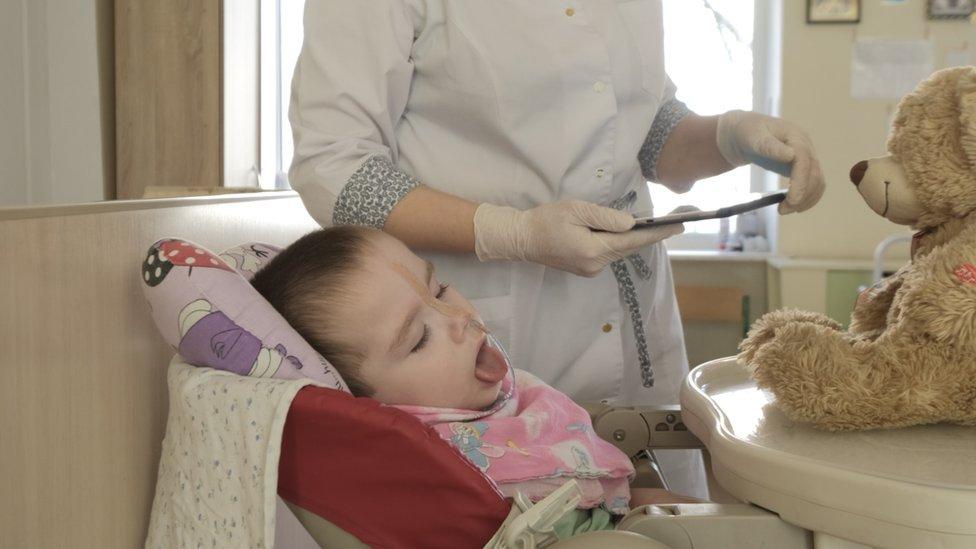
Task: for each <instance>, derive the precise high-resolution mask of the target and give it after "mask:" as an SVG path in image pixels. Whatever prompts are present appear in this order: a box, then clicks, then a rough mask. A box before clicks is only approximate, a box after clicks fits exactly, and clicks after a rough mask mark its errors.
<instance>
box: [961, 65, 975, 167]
mask: <svg viewBox="0 0 976 549" xmlns="http://www.w3.org/2000/svg"><path fill="white" fill-rule="evenodd" d="M957 86H958V88H957V89H958V92H959V94H958V97H959V122H960V124H959V125H960V130H961V131H962V136H961V139H960V140H961V142H962V148H963V151H964V152H965V153H966V158H967V159H969V168H970V170H971V171H972V172H973V173H974V174H976V67H970V68H969V70H968V71H966V72H965V73H964V74H962V76H961V77H960V78H959V80H958V82H957Z"/></svg>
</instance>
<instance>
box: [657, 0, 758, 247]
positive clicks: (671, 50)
mask: <svg viewBox="0 0 976 549" xmlns="http://www.w3.org/2000/svg"><path fill="white" fill-rule="evenodd" d="M763 3H764V4H765V2H763ZM663 4H664V33H665V48H664V49H665V67H666V70H667V72H668V75H669V76H670V77H671V80H672V81H674V83H675V85H676V86H677V87H678V94H677V95H678V99H680V100H682V101H684V102H685V104H687V105H688V107H689V108H690V109H691V110H693V111H695V112H696V113H698V114H702V115H713V114H720V113H723V112H725V111H728V110H732V109H742V110H752V109H753V108H754V105H757V104H759V103H758V102H757V101H756V100H755V96H756V94H754V93H753V91H754V82H755V81H756V79H755V78H754V74H753V60H754V58H756V57H754V55H753V42H754V41H753V35H754V33H753V27H754V21H755V20H756V17H755V16H756V14H755V7H756V2H743V1H742V0H665V1H664V2H663ZM760 49H762V48H760ZM757 60H758V61H759V63H760V64H762V63H763V62H762V60H761V59H758V58H757ZM759 88H760V90H759V91H760V92H762V91H763V87H762V85H761V84H760V86H759ZM716 90H720V92H716ZM759 95H761V93H760V94H759ZM764 179H765V178H764V177H760V178H759V179H758V180H757V181H755V182H754V180H753V174H752V171H751V169H750V168H749V167H741V168H737V169H735V170H733V171H731V172H728V173H725V174H722V175H719V176H716V177H712V178H709V179H704V180H701V181H699V182H698V183H696V184H695V186H694V187H693V188H692V189H691V190H690V191H689V192H687V193H685V194H675V193H673V192H671V191H669V190H668V189H667V188H665V187H664V186H662V185H658V184H654V183H652V184H650V190H651V197H652V200H653V202H654V209H655V211H656V212H657V213H658V214H661V213H667V212H669V211H671V210H673V209H674V208H676V207H678V206H680V205H684V204H692V205H695V206H697V207H699V208H701V209H703V210H712V209H716V208H719V207H721V206H727V205H729V204H733V203H736V202H743V201H745V200H747V199H748V198H750V197H751V196H752V195H751V194H750V193H752V192H753V191H763V190H765V189H766V188H769V186H768V184H767V183H766V182H765V181H764ZM730 229H731V230H733V231H734V230H735V220H734V219H732V220H731V222H730ZM718 232H719V220H709V221H701V222H698V223H692V224H688V225H686V232H685V234H683V235H681V236H680V237H677V238H676V239H674V240H673V241H671V242H672V247H673V248H699V249H700V248H708V249H715V248H717V247H718Z"/></svg>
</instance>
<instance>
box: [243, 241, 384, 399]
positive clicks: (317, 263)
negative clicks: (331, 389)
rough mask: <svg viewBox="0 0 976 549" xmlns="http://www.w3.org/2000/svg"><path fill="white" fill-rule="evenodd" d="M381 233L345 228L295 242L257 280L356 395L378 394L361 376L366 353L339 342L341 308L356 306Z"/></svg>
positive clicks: (256, 285)
mask: <svg viewBox="0 0 976 549" xmlns="http://www.w3.org/2000/svg"><path fill="white" fill-rule="evenodd" d="M375 231H376V230H375V229H370V228H367V227H357V226H352V225H341V226H337V227H330V228H328V229H323V230H319V231H315V232H312V233H309V234H307V235H305V236H303V237H302V238H300V239H298V240H297V241H295V242H294V243H293V244H292V245H290V246H288V247H287V248H286V249H285V250H283V251H282V252H281V253H279V254H278V255H277V256H276V257H275V258H274V259H272V260H271V261H270V262H268V264H267V265H265V267H264V268H263V269H261V270H260V271H258V273H257V274H256V275H254V278H253V279H252V280H251V284H253V285H254V288H255V289H257V291H258V292H259V293H260V294H261V295H262V296H264V298H265V299H267V300H268V302H269V303H271V306H273V307H274V308H275V309H276V310H277V311H278V312H279V313H281V316H283V317H285V320H287V321H288V323H289V324H291V326H292V327H293V328H294V329H295V330H296V331H297V332H298V333H299V334H301V336H302V337H304V338H305V340H306V341H308V343H309V344H310V345H311V346H312V347H313V348H314V349H315V350H316V351H318V352H319V354H321V355H322V356H323V357H324V358H325V359H326V360H328V361H329V362H330V363H331V364H332V366H334V367H335V368H336V370H338V371H339V373H340V374H341V375H342V378H343V379H344V380H345V382H346V385H348V386H349V390H350V391H352V393H353V394H354V395H356V396H371V395H372V394H373V389H372V388H371V387H369V386H368V385H367V384H366V383H365V382H364V381H363V380H362V379H361V378H360V377H359V375H358V374H359V368H360V366H361V365H362V362H363V360H365V355H364V353H363V351H362V350H360V349H356V348H354V347H353V346H352V345H349V344H348V343H346V342H342V341H339V340H338V338H337V337H336V326H337V323H338V322H339V319H338V318H336V316H335V314H334V312H335V311H336V310H337V309H338V308H339V307H343V306H344V307H354V306H355V303H354V302H353V301H352V299H351V297H350V295H349V294H350V293H349V291H348V288H349V287H350V286H351V285H352V284H354V283H355V282H356V279H357V274H358V273H359V271H360V269H361V268H362V265H363V261H362V260H363V257H364V255H365V252H366V251H367V249H368V248H369V246H371V245H372V244H371V241H370V238H371V237H372V236H375V235H373V234H372V233H373V232H375Z"/></svg>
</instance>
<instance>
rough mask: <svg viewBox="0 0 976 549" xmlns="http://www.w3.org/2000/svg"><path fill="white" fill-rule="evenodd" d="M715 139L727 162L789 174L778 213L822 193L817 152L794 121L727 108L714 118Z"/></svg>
mask: <svg viewBox="0 0 976 549" xmlns="http://www.w3.org/2000/svg"><path fill="white" fill-rule="evenodd" d="M715 140H716V144H717V145H718V149H719V151H720V152H721V153H722V156H724V157H725V160H727V161H728V162H729V164H732V165H733V166H744V165H746V164H756V165H758V166H761V167H763V168H766V169H767V170H770V171H774V172H776V173H778V174H780V175H782V176H784V177H789V178H790V188H789V192H788V193H787V194H786V200H785V201H784V202H781V203H780V205H779V213H781V214H786V213H791V212H802V211H803V210H807V209H809V208H811V207H813V205H814V204H816V203H817V201H819V200H820V197H821V196H823V193H824V178H823V173H822V172H821V171H820V162H819V161H818V160H817V153H816V151H815V150H814V148H813V143H812V142H811V141H810V138H809V137H808V136H807V134H806V133H805V132H804V131H803V130H802V129H800V127H799V126H797V125H796V124H793V123H791V122H787V121H785V120H781V119H779V118H773V117H771V116H765V115H762V114H757V113H754V112H746V111H729V112H727V113H725V114H723V115H721V116H720V117H719V119H718V129H717V131H716V132H715Z"/></svg>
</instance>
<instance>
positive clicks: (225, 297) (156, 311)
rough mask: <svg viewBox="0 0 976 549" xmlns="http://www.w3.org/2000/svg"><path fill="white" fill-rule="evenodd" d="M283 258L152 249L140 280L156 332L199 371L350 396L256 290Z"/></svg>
mask: <svg viewBox="0 0 976 549" xmlns="http://www.w3.org/2000/svg"><path fill="white" fill-rule="evenodd" d="M280 251H281V250H280V248H277V247H275V246H270V245H267V244H261V243H256V242H254V243H248V244H242V245H240V246H235V247H233V248H230V249H229V250H227V251H225V252H224V253H222V254H220V255H219V256H218V255H216V254H214V253H212V252H210V251H209V250H207V249H206V248H204V247H203V246H200V245H198V244H194V243H193V242H189V241H186V240H181V239H178V238H166V239H163V240H159V241H158V242H156V243H155V244H153V245H152V246H150V247H149V251H148V252H147V253H146V257H145V259H144V260H143V262H142V273H141V274H142V281H143V284H142V289H143V294H144V295H145V297H146V300H147V301H148V302H149V307H150V309H151V311H152V317H153V320H154V321H155V322H156V327H157V328H159V333H160V334H162V336H163V339H165V340H166V342H167V343H168V344H169V345H170V346H171V347H173V349H175V350H176V352H178V353H179V354H180V356H181V357H183V359H184V360H185V361H186V362H188V363H190V364H193V365H195V366H206V367H208V368H215V369H217V370H226V371H229V372H233V373H235V374H239V375H244V376H256V377H276V378H282V379H297V378H303V377H304V378H310V379H313V380H315V381H317V382H319V383H321V384H324V385H326V386H328V387H332V388H335V389H339V390H341V391H347V392H348V388H347V387H346V384H345V382H344V381H343V380H342V377H341V376H340V375H339V373H338V372H337V371H336V370H335V368H333V367H332V365H331V364H329V363H328V362H327V361H326V360H325V359H324V358H323V357H322V355H320V354H319V353H318V352H316V351H315V350H314V349H313V348H312V347H311V346H310V345H309V344H308V342H306V341H305V340H304V338H302V337H301V336H300V335H298V333H297V332H296V331H295V330H294V329H293V328H292V327H291V326H290V325H289V324H288V322H287V321H285V319H284V318H283V317H282V316H281V315H280V314H279V313H278V311H276V310H275V309H274V308H273V307H272V306H271V304H269V303H268V302H267V301H266V300H265V299H264V297H262V296H261V294H259V293H258V292H257V290H255V289H254V287H253V286H251V284H250V282H249V280H250V279H251V278H252V277H253V276H254V274H255V273H256V272H257V271H258V270H259V269H260V268H261V267H262V266H264V265H265V264H266V263H267V262H268V261H270V260H271V258H273V257H274V256H275V255H277V254H278V252H280Z"/></svg>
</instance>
